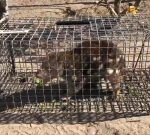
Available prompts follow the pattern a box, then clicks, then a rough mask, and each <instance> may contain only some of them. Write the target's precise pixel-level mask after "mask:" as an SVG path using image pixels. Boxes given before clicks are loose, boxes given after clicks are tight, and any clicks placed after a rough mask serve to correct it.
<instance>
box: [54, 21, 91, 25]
mask: <svg viewBox="0 0 150 135" xmlns="http://www.w3.org/2000/svg"><path fill="white" fill-rule="evenodd" d="M85 24H86V25H90V21H89V20H82V21H58V22H56V25H85Z"/></svg>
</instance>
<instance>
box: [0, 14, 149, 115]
mask: <svg viewBox="0 0 150 135" xmlns="http://www.w3.org/2000/svg"><path fill="white" fill-rule="evenodd" d="M149 34H150V33H149V17H148V16H146V15H136V16H126V17H122V18H119V17H118V18H117V17H116V18H115V17H114V18H113V17H77V16H76V17H72V18H68V19H67V20H58V19H54V18H24V19H9V20H8V21H7V22H5V23H3V24H2V25H1V30H0V46H1V49H0V55H1V56H0V72H1V73H0V78H1V79H0V80H1V81H0V106H1V107H0V108H1V111H10V112H12V111H15V112H16V111H19V112H30V113H32V112H35V111H36V112H74V113H76V112H99V113H109V112H110V113H111V112H118V113H119V112H140V113H141V112H143V113H146V112H149V109H150V108H149V93H150V92H149V82H150V79H149V74H150V71H149V66H150V47H149ZM112 44H113V45H112ZM118 89H119V94H118V91H117V90H118ZM114 93H115V94H114ZM114 95H115V96H116V97H114ZM64 99H65V100H64Z"/></svg>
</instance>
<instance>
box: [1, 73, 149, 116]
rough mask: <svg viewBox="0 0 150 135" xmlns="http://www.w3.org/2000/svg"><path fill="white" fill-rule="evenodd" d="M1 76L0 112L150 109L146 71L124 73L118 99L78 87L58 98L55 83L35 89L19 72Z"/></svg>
mask: <svg viewBox="0 0 150 135" xmlns="http://www.w3.org/2000/svg"><path fill="white" fill-rule="evenodd" d="M4 76H5V80H3V83H1V90H3V91H1V96H0V105H1V112H2V111H6V112H20V113H36V112H43V113H44V112H45V113H56V112H58V113H60V112H70V113H71V112H72V113H77V112H93V113H94V112H96V113H112V112H118V113H120V112H124V113H125V112H134V113H135V112H136V113H141V112H149V111H150V78H149V72H148V71H145V70H143V71H142V70H141V71H135V72H131V71H128V72H127V73H126V76H127V77H126V80H125V82H124V84H122V93H121V95H120V98H119V99H118V100H113V99H112V98H111V94H110V93H109V92H106V93H105V92H104V93H102V92H100V90H96V89H94V88H93V89H91V90H90V91H86V90H84V91H82V90H81V91H80V92H79V93H78V94H77V95H76V97H73V98H72V99H71V100H69V101H61V100H59V99H60V95H61V91H60V87H59V86H55V87H51V89H50V87H46V86H45V87H43V86H40V88H38V87H37V86H35V83H34V81H33V79H32V77H28V79H29V78H30V83H29V82H28V83H26V82H21V83H20V80H19V75H18V77H12V76H9V75H7V76H6V75H4V74H3V75H2V74H1V77H4ZM18 80H19V82H18ZM58 87H59V90H57V89H58ZM52 88H53V89H52ZM64 89H65V87H64ZM62 91H63V89H62Z"/></svg>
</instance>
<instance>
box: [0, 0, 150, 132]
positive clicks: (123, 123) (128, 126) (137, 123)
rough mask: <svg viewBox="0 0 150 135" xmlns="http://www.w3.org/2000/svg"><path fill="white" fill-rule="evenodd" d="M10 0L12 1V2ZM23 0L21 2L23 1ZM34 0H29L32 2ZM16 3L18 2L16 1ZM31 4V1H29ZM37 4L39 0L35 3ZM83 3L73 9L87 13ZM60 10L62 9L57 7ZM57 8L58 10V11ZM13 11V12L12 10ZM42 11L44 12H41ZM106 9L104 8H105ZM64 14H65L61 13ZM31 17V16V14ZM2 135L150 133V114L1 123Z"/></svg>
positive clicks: (18, 14)
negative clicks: (83, 121)
mask: <svg viewBox="0 0 150 135" xmlns="http://www.w3.org/2000/svg"><path fill="white" fill-rule="evenodd" d="M11 1H13V0H11ZM11 1H10V2H11ZM22 1H23V0H21V1H20V2H22ZM31 1H32V0H29V2H31ZM15 4H16V3H15ZM28 4H29V3H28ZM35 4H37V2H36V3H35ZM149 5H150V4H149ZM82 6H83V5H80V6H77V5H76V6H73V9H74V10H75V8H78V10H80V11H82V10H83V12H84V13H85V10H86V9H82ZM29 8H30V7H29ZM29 8H27V9H25V11H24V13H25V14H24V13H23V14H24V16H26V15H28V16H29V15H33V14H29V12H31V10H34V9H33V8H32V9H31V8H30V10H29ZM81 9H82V10H81ZM50 10H51V9H44V8H42V9H40V10H39V9H37V10H36V11H39V12H36V14H37V15H41V14H42V15H43V12H45V13H46V14H44V16H49V15H52V14H53V15H56V14H57V15H58V16H60V14H59V13H56V14H54V13H53V12H52V11H50ZM57 10H60V9H57ZM57 10H56V12H57ZM11 11H12V12H11ZM41 11H42V12H41ZM86 11H88V12H89V13H90V14H93V13H95V14H96V15H97V14H99V12H100V11H99V9H95V8H94V9H91V10H89V9H87V10H86ZM103 11H104V10H103ZM9 12H10V15H12V16H14V17H15V16H17V17H20V16H22V9H17V10H16V9H15V10H14V8H13V9H11V10H10V11H9ZM61 15H62V16H64V15H65V14H63V13H61ZM29 17H30V16H29ZM0 135H150V116H141V117H133V118H121V119H117V120H112V121H105V122H96V123H86V124H74V125H70V124H46V123H44V124H1V125H0Z"/></svg>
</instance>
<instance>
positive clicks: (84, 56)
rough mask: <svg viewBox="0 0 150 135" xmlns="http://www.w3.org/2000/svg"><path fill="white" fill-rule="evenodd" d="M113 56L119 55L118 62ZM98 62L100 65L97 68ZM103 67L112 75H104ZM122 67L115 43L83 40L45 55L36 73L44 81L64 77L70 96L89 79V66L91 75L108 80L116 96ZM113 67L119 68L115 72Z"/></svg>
mask: <svg viewBox="0 0 150 135" xmlns="http://www.w3.org/2000/svg"><path fill="white" fill-rule="evenodd" d="M117 58H119V60H118V61H117ZM93 59H96V60H93ZM101 64H102V65H103V68H102V69H98V68H99V66H100V65H101ZM107 68H111V69H114V72H113V74H111V75H108V74H107ZM124 68H125V60H124V59H123V57H122V52H121V51H120V50H119V49H118V48H117V46H116V45H115V44H113V43H112V42H110V41H109V42H108V41H105V40H101V41H100V42H99V41H91V42H90V41H84V42H82V43H81V44H78V45H77V47H75V48H74V49H73V50H71V51H66V52H59V53H55V52H54V53H51V54H49V55H48V56H47V57H46V58H45V60H44V61H43V63H42V66H41V69H40V70H39V71H38V72H37V74H36V76H37V77H38V78H41V79H42V80H43V82H44V83H46V82H48V81H50V79H53V78H57V77H58V76H61V77H64V78H65V79H66V81H67V83H68V87H69V91H68V95H69V96H72V95H73V94H74V93H77V92H78V91H79V90H81V89H82V84H84V83H85V82H86V80H88V79H89V78H88V77H86V76H87V74H88V70H89V69H92V73H90V74H91V75H94V74H95V76H97V75H98V74H100V75H101V78H104V79H105V80H109V81H110V83H111V85H112V88H113V89H112V90H113V91H114V95H116V93H117V91H118V90H120V84H121V82H123V73H124ZM48 69H51V70H48ZM74 69H76V70H74ZM81 69H84V71H82V70H81ZM115 69H117V70H119V71H120V72H119V74H116V73H115ZM66 75H67V78H66ZM73 75H75V76H76V80H73V79H72V76H73ZM82 75H83V76H82ZM74 84H75V85H74Z"/></svg>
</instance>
